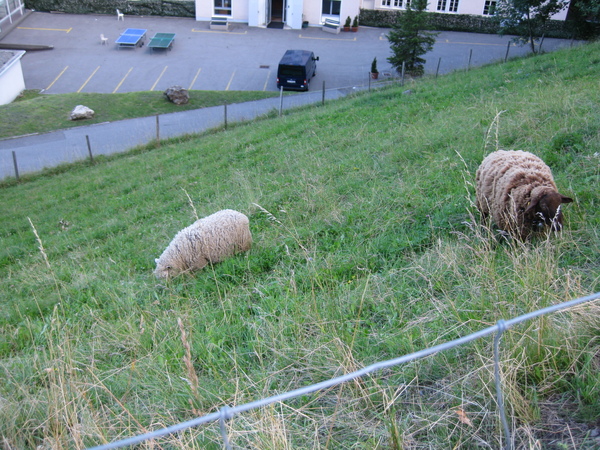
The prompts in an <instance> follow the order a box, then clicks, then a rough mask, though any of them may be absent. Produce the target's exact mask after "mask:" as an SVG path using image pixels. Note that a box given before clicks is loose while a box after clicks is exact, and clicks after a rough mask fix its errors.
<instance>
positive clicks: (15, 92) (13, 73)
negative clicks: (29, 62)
mask: <svg viewBox="0 0 600 450" xmlns="http://www.w3.org/2000/svg"><path fill="white" fill-rule="evenodd" d="M24 54H25V52H24V51H22V50H0V105H7V104H9V103H10V102H12V101H13V100H14V99H15V98H17V97H18V96H19V94H20V93H21V92H23V91H24V90H25V79H24V78H23V69H22V68H21V58H22V57H23V55H24Z"/></svg>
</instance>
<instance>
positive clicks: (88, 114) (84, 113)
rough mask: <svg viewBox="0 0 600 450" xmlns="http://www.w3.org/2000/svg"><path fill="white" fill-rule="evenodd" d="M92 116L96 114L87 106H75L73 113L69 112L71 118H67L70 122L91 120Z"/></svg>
mask: <svg viewBox="0 0 600 450" xmlns="http://www.w3.org/2000/svg"><path fill="white" fill-rule="evenodd" d="M94 114H96V113H95V112H94V110H93V109H90V108H88V107H87V106H83V105H77V106H76V107H75V108H74V109H73V111H71V116H70V117H69V118H70V119H71V120H82V119H93V118H94Z"/></svg>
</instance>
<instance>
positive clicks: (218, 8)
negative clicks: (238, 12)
mask: <svg viewBox="0 0 600 450" xmlns="http://www.w3.org/2000/svg"><path fill="white" fill-rule="evenodd" d="M215 15H219V16H230V15H231V0H215Z"/></svg>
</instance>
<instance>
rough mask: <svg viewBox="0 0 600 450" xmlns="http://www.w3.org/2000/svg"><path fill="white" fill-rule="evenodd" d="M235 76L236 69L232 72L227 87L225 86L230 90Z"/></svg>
mask: <svg viewBox="0 0 600 450" xmlns="http://www.w3.org/2000/svg"><path fill="white" fill-rule="evenodd" d="M233 77H235V70H234V71H233V73H232V74H231V78H230V79H229V83H227V87H226V88H225V90H226V91H228V90H229V87H230V86H231V82H232V81H233Z"/></svg>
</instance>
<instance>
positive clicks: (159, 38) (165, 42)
mask: <svg viewBox="0 0 600 450" xmlns="http://www.w3.org/2000/svg"><path fill="white" fill-rule="evenodd" d="M174 40H175V33H156V34H155V35H154V36H153V37H152V39H150V43H149V44H148V47H149V48H151V49H152V51H154V49H157V48H162V49H169V50H171V47H172V46H173V41H174Z"/></svg>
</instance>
